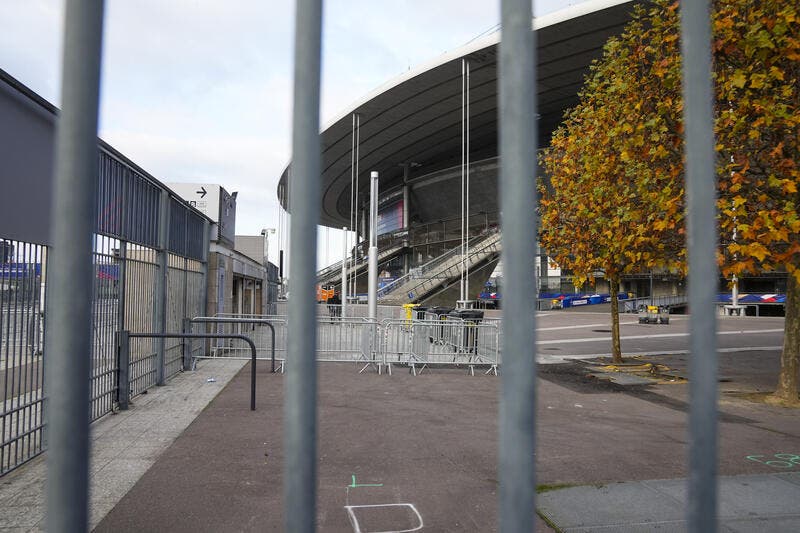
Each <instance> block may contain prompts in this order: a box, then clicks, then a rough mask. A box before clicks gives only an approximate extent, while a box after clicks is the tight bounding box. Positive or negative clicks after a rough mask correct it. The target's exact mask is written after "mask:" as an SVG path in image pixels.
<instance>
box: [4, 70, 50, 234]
mask: <svg viewBox="0 0 800 533" xmlns="http://www.w3.org/2000/svg"><path fill="white" fill-rule="evenodd" d="M2 81H5V78H3V79H2V80H0V237H5V238H10V239H17V240H20V241H26V242H33V243H38V244H50V241H49V238H48V235H49V227H50V202H51V194H52V190H53V187H52V181H53V146H54V142H55V127H54V125H55V115H53V113H52V111H51V110H49V109H46V108H44V107H42V105H40V104H39V103H37V102H35V101H33V100H31V98H30V97H29V96H27V95H25V94H23V93H21V92H20V91H19V90H18V89H17V88H16V87H15V86H14V85H12V84H11V83H2Z"/></svg>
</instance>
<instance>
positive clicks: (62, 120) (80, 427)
mask: <svg viewBox="0 0 800 533" xmlns="http://www.w3.org/2000/svg"><path fill="white" fill-rule="evenodd" d="M102 35H103V2H102V0H94V1H90V0H83V1H78V0H72V1H68V2H67V3H66V6H65V8H64V40H63V43H64V47H63V50H64V52H63V58H64V59H63V68H62V83H61V106H62V109H61V113H60V114H59V118H58V124H57V126H56V143H55V165H54V180H53V203H52V221H51V231H50V236H51V240H52V263H51V264H50V265H49V266H50V267H51V268H49V269H48V272H47V274H48V276H49V279H48V281H47V283H48V302H47V311H48V315H49V316H48V317H47V326H46V332H45V335H46V337H47V340H46V343H45V345H46V346H48V347H50V348H52V350H50V351H49V353H48V354H47V357H46V364H45V375H46V377H45V381H44V383H45V385H46V390H45V397H46V400H45V403H44V416H45V424H46V425H45V435H46V437H45V438H46V441H47V444H48V448H49V449H48V456H47V514H46V519H45V521H46V524H45V528H46V530H47V531H50V532H59V531H65V532H66V531H87V530H88V526H89V504H88V502H89V497H88V496H89V406H90V379H91V366H90V357H89V354H90V353H91V342H90V335H91V331H90V327H91V321H92V315H91V295H92V277H93V276H92V274H93V265H92V263H93V261H92V247H93V243H92V240H93V239H92V234H93V231H94V226H95V222H96V220H95V216H94V214H95V212H96V200H95V198H96V197H95V189H96V186H97V173H98V164H97V117H98V96H99V86H100V55H101V53H100V50H101V46H102ZM6 364H8V362H6Z"/></svg>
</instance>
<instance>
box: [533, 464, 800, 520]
mask: <svg viewBox="0 0 800 533" xmlns="http://www.w3.org/2000/svg"><path fill="white" fill-rule="evenodd" d="M798 502H800V472H785V473H780V474H762V475H749V476H722V477H720V478H719V510H718V515H717V516H718V518H719V531H720V532H737V533H745V532H746V533H756V532H770V533H782V532H786V533H794V532H797V531H800V507H798V505H797V504H798ZM537 507H538V509H539V512H540V513H541V514H542V515H543V516H544V517H545V518H546V519H547V520H548V521H549V522H550V523H551V524H552V525H554V526H556V527H557V528H558V530H560V531H563V532H565V533H567V532H569V533H585V532H589V531H595V532H604V531H609V532H610V531H626V532H642V533H644V532H650V531H665V532H670V531H676V532H677V531H686V530H687V529H686V520H685V518H686V508H687V485H686V480H685V479H661V480H654V481H626V482H622V483H612V484H608V485H599V486H582V487H570V488H563V489H559V490H552V491H549V492H545V493H543V494H541V495H539V499H538V501H537Z"/></svg>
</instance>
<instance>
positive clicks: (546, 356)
mask: <svg viewBox="0 0 800 533" xmlns="http://www.w3.org/2000/svg"><path fill="white" fill-rule="evenodd" d="M781 350H783V346H742V347H737V348H718V349H717V352H718V353H737V352H780V351H781ZM688 353H689V350H660V351H657V352H623V353H622V355H623V356H627V357H630V356H632V355H642V356H645V357H652V356H656V355H686V354H688ZM594 357H611V352H606V353H583V354H552V353H540V354H537V355H536V360H537V361H539V362H540V363H543V364H547V363H559V362H562V361H566V360H572V359H592V358H594Z"/></svg>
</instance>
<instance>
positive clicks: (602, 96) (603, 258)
mask: <svg viewBox="0 0 800 533" xmlns="http://www.w3.org/2000/svg"><path fill="white" fill-rule="evenodd" d="M677 5H678V4H677V3H676V2H673V1H670V0H656V1H655V2H654V3H653V4H652V5H651V6H650V7H647V8H644V7H639V8H637V9H636V11H635V14H634V17H633V21H632V22H631V23H630V24H629V25H628V26H627V27H626V29H625V31H624V33H623V35H622V36H621V37H620V38H618V39H612V40H611V41H610V42H609V43H608V44H607V45H606V48H605V50H604V56H603V58H602V59H601V60H600V61H598V62H597V63H595V64H594V65H593V67H592V71H591V73H590V76H589V78H588V79H587V82H586V86H585V88H584V90H583V91H582V92H581V94H580V104H579V105H578V106H577V107H576V108H574V109H573V110H571V111H570V112H569V113H568V115H567V117H566V120H565V123H564V124H563V126H562V127H561V128H560V129H559V130H557V131H556V133H555V134H554V136H553V141H552V143H551V146H550V148H549V149H548V150H547V151H546V152H545V156H544V158H543V162H544V165H545V168H546V170H547V173H548V175H549V176H550V186H549V187H546V188H542V235H541V237H542V243H543V245H544V246H545V247H546V248H547V249H548V250H549V251H551V254H552V255H553V256H554V258H555V259H556V260H557V261H558V262H559V263H562V266H564V267H565V268H573V269H575V271H576V272H577V273H579V275H578V277H579V278H580V277H581V276H585V275H586V274H587V273H588V272H591V271H592V269H597V268H604V269H605V270H606V272H612V274H613V273H617V272H621V273H624V272H631V271H635V270H636V269H639V270H645V269H646V268H648V267H652V266H662V267H665V266H666V267H672V268H678V269H682V268H685V263H684V261H683V258H684V256H685V254H684V252H683V250H682V247H683V243H682V241H683V234H684V218H683V208H684V197H683V194H684V190H683V141H682V133H683V123H682V110H683V100H682V97H681V92H680V91H681V86H680V85H681V70H680V69H681V61H680V51H679V23H678V13H677ZM712 22H713V32H714V42H713V52H714V65H715V79H714V83H715V91H716V122H715V132H716V136H717V144H716V149H717V154H718V164H717V169H718V172H717V179H718V190H719V203H718V210H719V219H718V220H719V229H720V236H721V241H722V242H721V243H720V251H719V254H718V256H719V261H720V267H721V271H722V273H723V275H725V276H726V277H728V276H732V275H740V274H743V273H745V272H749V273H760V272H765V271H773V270H779V271H785V272H786V273H787V300H786V323H785V324H786V325H785V335H784V348H783V354H782V358H781V373H780V376H779V380H778V385H777V387H776V392H775V398H776V399H778V400H779V401H781V402H782V403H792V404H796V403H798V376H797V373H798V351H800V218H798V214H797V207H798V205H799V204H800V196H798V186H799V185H800V184H799V183H798V182H800V169H798V162H799V161H800V157H798V137H800V133H799V130H800V112H799V111H798V99H799V95H800V88H798V79H800V12H799V10H798V6H797V3H796V1H793V0H765V1H763V2H756V3H754V2H750V1H748V0H717V1H715V2H714V3H713V19H712ZM600 108H603V109H600ZM615 177H616V179H615ZM591 183H594V186H593V187H590V184H591ZM574 195H577V196H578V197H581V198H583V204H581V203H579V202H576V201H575V200H574ZM595 198H598V199H600V201H599V202H598V201H594V199H595ZM613 199H616V200H617V203H616V204H615V205H610V204H609V203H608V202H609V201H611V200H613ZM581 205H583V206H584V207H583V209H582V210H580V209H577V208H579V207H580V206H581ZM579 219H585V220H584V221H583V222H581V224H578V223H577V221H578V220H579ZM571 224H574V225H571ZM637 224H638V225H640V226H637ZM602 227H604V228H607V229H608V230H610V231H611V234H610V235H609V234H608V232H607V231H606V232H604V231H603V230H602ZM622 248H624V250H622ZM676 248H681V251H676ZM612 250H613V251H614V253H609V252H610V251H612ZM598 265H603V266H601V267H598ZM615 351H616V348H615Z"/></svg>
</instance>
